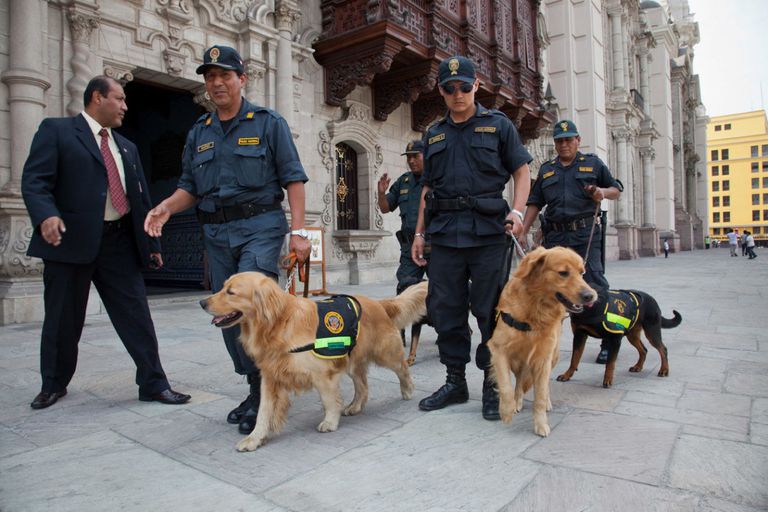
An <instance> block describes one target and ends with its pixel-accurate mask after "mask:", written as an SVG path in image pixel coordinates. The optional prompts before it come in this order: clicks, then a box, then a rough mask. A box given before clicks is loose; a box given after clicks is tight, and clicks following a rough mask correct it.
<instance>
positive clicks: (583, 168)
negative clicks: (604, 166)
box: [579, 167, 593, 172]
mask: <svg viewBox="0 0 768 512" xmlns="http://www.w3.org/2000/svg"><path fill="white" fill-rule="evenodd" d="M579 172H593V170H592V168H591V167H579Z"/></svg>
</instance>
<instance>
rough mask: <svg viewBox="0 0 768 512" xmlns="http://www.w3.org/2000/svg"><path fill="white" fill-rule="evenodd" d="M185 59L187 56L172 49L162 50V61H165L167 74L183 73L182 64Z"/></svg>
mask: <svg viewBox="0 0 768 512" xmlns="http://www.w3.org/2000/svg"><path fill="white" fill-rule="evenodd" d="M186 60H187V56H186V55H184V54H183V53H179V52H175V51H173V50H165V51H163V61H165V70H166V71H167V72H168V74H169V75H172V76H181V75H182V73H184V64H185V62H186Z"/></svg>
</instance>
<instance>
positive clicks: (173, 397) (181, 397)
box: [139, 388, 192, 405]
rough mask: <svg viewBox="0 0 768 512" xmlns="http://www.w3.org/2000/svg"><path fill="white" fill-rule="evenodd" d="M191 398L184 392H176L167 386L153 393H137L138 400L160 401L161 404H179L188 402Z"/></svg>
mask: <svg viewBox="0 0 768 512" xmlns="http://www.w3.org/2000/svg"><path fill="white" fill-rule="evenodd" d="M190 398H192V397H191V396H189V395H185V394H184V393H177V392H176V391H174V390H172V389H170V388H168V389H166V390H164V391H161V392H159V393H155V394H154V395H142V394H139V400H141V401H142V402H160V403H161V404H170V405H179V404H185V403H187V402H189V399H190Z"/></svg>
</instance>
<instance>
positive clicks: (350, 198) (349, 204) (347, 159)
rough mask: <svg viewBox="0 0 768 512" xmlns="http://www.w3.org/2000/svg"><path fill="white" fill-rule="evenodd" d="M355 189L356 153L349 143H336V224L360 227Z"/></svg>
mask: <svg viewBox="0 0 768 512" xmlns="http://www.w3.org/2000/svg"><path fill="white" fill-rule="evenodd" d="M359 222H360V215H359V212H358V191H357V153H356V152H355V150H354V149H352V148H351V147H350V146H349V145H347V144H344V143H343V142H342V143H339V144H337V145H336V225H337V228H338V229H360V228H359Z"/></svg>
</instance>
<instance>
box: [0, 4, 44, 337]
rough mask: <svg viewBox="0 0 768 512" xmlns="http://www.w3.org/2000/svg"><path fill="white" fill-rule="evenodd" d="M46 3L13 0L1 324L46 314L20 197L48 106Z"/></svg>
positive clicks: (0, 251)
mask: <svg viewBox="0 0 768 512" xmlns="http://www.w3.org/2000/svg"><path fill="white" fill-rule="evenodd" d="M46 8H47V5H46V2H45V1H41V0H11V2H10V4H9V9H10V23H9V26H10V37H9V49H10V52H9V53H10V56H9V66H8V69H7V70H6V71H4V72H3V73H2V75H0V81H2V82H3V83H4V84H5V85H6V86H7V87H8V104H9V109H10V115H9V118H10V126H11V141H10V153H11V155H10V164H11V173H10V176H9V179H8V181H7V182H6V183H5V184H4V185H3V187H2V189H0V325H5V324H9V323H16V322H28V321H32V320H39V319H40V318H41V317H42V302H41V297H42V280H41V277H40V275H41V273H42V262H41V261H40V260H37V259H33V258H29V257H27V256H26V252H27V247H28V246H29V240H30V238H31V237H32V226H31V222H30V219H29V216H28V215H27V209H26V207H25V206H24V202H23V200H22V198H21V173H22V170H23V168H24V162H25V161H26V158H27V154H28V152H29V146H30V144H31V142H32V137H33V136H34V134H35V132H36V131H37V127H38V126H39V124H40V121H42V119H43V116H44V111H45V106H46V103H45V91H46V90H47V89H48V88H49V87H50V86H51V83H50V81H49V80H48V77H47V76H45V75H43V73H42V69H43V66H44V60H43V57H44V55H45V52H44V48H43V45H44V44H45V41H44V33H43V31H41V30H40V22H41V20H45V19H47V18H46V16H45V9H46Z"/></svg>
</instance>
